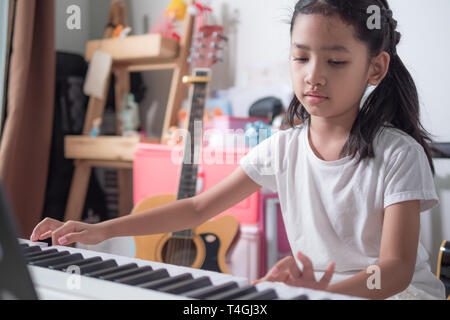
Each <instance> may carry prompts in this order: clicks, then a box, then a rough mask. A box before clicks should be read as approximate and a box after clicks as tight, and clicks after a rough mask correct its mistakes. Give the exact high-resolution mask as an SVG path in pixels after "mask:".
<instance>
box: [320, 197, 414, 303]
mask: <svg viewBox="0 0 450 320" xmlns="http://www.w3.org/2000/svg"><path fill="white" fill-rule="evenodd" d="M419 230H420V212H419V200H412V201H405V202H400V203H396V204H393V205H391V206H389V207H387V208H386V210H385V213H384V222H383V232H382V237H381V247H380V256H379V262H378V263H377V264H376V265H374V266H372V267H371V268H368V269H367V270H364V271H361V272H360V273H358V274H356V275H355V276H353V277H351V278H349V279H347V280H344V281H341V282H338V283H335V284H332V285H329V286H328V288H327V289H326V290H327V291H330V292H335V293H342V294H347V295H352V296H358V297H365V298H369V299H386V298H388V297H391V296H393V295H395V294H397V293H399V292H401V291H403V290H405V289H406V288H407V287H408V285H409V284H410V282H411V279H412V277H413V274H414V270H415V265H416V256H417V247H418V242H419Z"/></svg>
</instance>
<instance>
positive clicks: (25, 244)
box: [19, 243, 29, 249]
mask: <svg viewBox="0 0 450 320" xmlns="http://www.w3.org/2000/svg"><path fill="white" fill-rule="evenodd" d="M19 246H20V249H25V248H27V247H29V245H28V243H20V244H19Z"/></svg>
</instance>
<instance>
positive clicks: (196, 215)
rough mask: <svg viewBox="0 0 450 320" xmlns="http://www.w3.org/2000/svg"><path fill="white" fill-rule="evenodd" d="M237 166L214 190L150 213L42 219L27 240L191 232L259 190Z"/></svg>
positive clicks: (63, 240)
mask: <svg viewBox="0 0 450 320" xmlns="http://www.w3.org/2000/svg"><path fill="white" fill-rule="evenodd" d="M260 188H261V186H260V185H258V184H256V183H255V182H254V181H253V180H252V179H251V178H250V177H248V176H247V174H246V173H245V172H244V170H243V169H242V168H241V167H240V166H239V167H238V168H237V169H235V170H234V171H233V172H232V173H231V174H230V175H229V176H228V177H226V178H225V179H224V180H222V181H221V182H220V183H218V184H217V185H215V186H214V187H212V188H210V189H208V190H206V191H204V192H203V193H200V194H198V195H196V196H194V197H192V198H187V199H182V200H178V201H175V202H172V203H169V204H166V205H163V206H160V207H157V208H153V209H151V210H148V211H145V212H142V213H139V214H133V215H127V216H124V217H120V218H116V219H112V220H108V221H104V222H101V223H98V224H87V223H83V222H78V221H68V222H66V223H63V222H60V221H57V220H54V219H50V218H46V219H44V220H43V221H42V222H40V223H39V224H38V225H37V226H36V227H35V229H34V230H33V233H32V235H31V240H32V241H36V240H43V239H46V238H48V237H52V243H53V244H55V245H56V244H62V245H66V244H70V243H73V242H80V243H84V244H96V243H99V242H101V241H104V240H106V239H108V238H112V237H121V236H139V235H148V234H155V233H166V232H173V231H178V230H184V229H191V228H193V227H195V226H197V225H199V224H202V223H203V222H205V221H207V220H209V219H210V218H212V217H214V216H215V215H217V214H219V213H221V212H223V211H224V210H226V209H228V208H230V207H232V206H233V205H235V204H236V203H238V202H240V201H242V200H243V199H245V198H246V197H248V196H250V195H251V194H252V193H254V192H255V191H257V190H258V189H260Z"/></svg>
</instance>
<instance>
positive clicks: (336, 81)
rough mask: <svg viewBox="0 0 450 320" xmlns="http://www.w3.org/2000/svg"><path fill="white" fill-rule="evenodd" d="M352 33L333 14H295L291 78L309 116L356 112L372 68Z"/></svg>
mask: <svg viewBox="0 0 450 320" xmlns="http://www.w3.org/2000/svg"><path fill="white" fill-rule="evenodd" d="M353 32H354V28H353V27H352V26H348V25H346V24H344V23H343V22H342V20H340V19H339V18H337V17H336V16H333V17H324V16H322V15H317V14H309V15H304V14H299V15H298V16H297V18H296V21H295V24H294V27H293V29H292V35H291V54H290V70H291V80H292V84H293V88H294V92H295V95H296V96H297V98H298V100H299V101H300V102H301V104H302V105H303V106H304V107H305V108H306V111H308V113H309V114H310V115H311V116H319V117H326V118H330V117H336V116H339V115H343V114H344V113H349V112H350V113H357V112H358V111H359V103H360V101H361V99H362V97H363V95H364V91H365V89H366V86H367V84H368V82H369V80H370V76H369V74H370V73H371V68H372V67H369V65H368V63H367V57H368V52H367V48H366V46H365V45H364V43H362V42H360V41H357V40H356V39H355V38H354V36H353ZM372 73H373V72H372ZM308 91H318V92H319V94H320V95H322V96H325V97H326V99H325V100H323V101H322V102H319V101H314V99H311V98H309V97H307V92H308Z"/></svg>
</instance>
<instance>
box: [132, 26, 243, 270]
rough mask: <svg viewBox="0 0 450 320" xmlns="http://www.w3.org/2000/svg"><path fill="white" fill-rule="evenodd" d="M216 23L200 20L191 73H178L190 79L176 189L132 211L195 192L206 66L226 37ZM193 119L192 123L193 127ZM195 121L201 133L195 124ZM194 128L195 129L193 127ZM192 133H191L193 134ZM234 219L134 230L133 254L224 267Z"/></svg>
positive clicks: (208, 73)
mask: <svg viewBox="0 0 450 320" xmlns="http://www.w3.org/2000/svg"><path fill="white" fill-rule="evenodd" d="M222 30H223V29H222V27H220V26H211V25H210V26H202V27H200V28H199V33H198V34H199V36H198V37H196V39H195V42H194V45H193V50H191V51H192V52H193V53H192V54H191V57H190V62H191V66H192V68H193V73H192V76H186V77H184V78H183V82H185V83H190V84H191V87H190V92H189V95H190V99H189V101H190V103H189V108H188V111H187V115H188V117H187V119H188V130H187V131H188V132H189V134H188V135H186V136H187V138H185V139H184V154H183V162H182V166H181V175H180V181H179V186H178V193H177V195H176V196H175V195H170V194H169V195H167V194H166V195H157V196H152V197H149V198H146V199H144V200H143V201H141V202H140V203H138V204H137V206H136V207H135V208H134V209H133V211H132V213H131V214H138V213H140V212H142V211H145V210H149V209H151V208H155V207H158V206H161V205H164V204H167V203H170V202H172V201H176V200H180V199H185V198H189V197H193V196H195V194H196V185H197V171H198V165H197V164H196V163H198V161H196V158H197V157H198V154H199V153H201V151H200V150H201V146H202V131H203V130H202V127H203V125H202V123H203V113H204V108H205V99H206V96H207V87H208V83H209V82H210V78H211V70H210V67H211V66H212V65H213V64H214V63H216V62H217V61H218V60H219V58H218V57H217V50H218V49H219V44H220V42H221V41H222V40H224V39H225V38H224V37H223V35H222ZM194 125H195V128H194ZM199 127H200V129H201V130H200V134H198V132H194V131H198V128H199ZM194 129H195V130H194ZM195 134H196V135H197V136H196V135H195ZM238 227H239V223H238V221H237V219H236V218H235V217H234V216H232V215H222V216H220V217H218V218H215V219H212V220H210V221H208V222H206V223H204V224H202V225H200V226H198V227H196V228H194V229H188V230H183V231H177V232H172V233H166V234H156V235H147V236H136V237H134V241H135V244H136V258H140V259H146V260H151V261H158V262H164V263H169V264H175V265H181V266H188V267H192V268H200V269H205V270H211V271H217V272H223V273H229V271H228V269H227V266H226V263H225V256H226V253H227V251H228V249H229V247H230V246H231V243H232V241H233V239H234V238H235V236H236V233H237V231H238Z"/></svg>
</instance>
